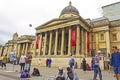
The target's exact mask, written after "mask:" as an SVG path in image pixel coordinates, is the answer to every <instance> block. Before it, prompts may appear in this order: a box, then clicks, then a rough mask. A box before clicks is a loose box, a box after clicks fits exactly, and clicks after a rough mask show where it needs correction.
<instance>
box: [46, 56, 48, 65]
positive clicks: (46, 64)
mask: <svg viewBox="0 0 120 80" xmlns="http://www.w3.org/2000/svg"><path fill="white" fill-rule="evenodd" d="M46 67H48V58H47V59H46Z"/></svg>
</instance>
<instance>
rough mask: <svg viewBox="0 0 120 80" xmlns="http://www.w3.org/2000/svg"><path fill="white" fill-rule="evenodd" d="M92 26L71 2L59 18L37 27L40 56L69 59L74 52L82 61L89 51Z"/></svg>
mask: <svg viewBox="0 0 120 80" xmlns="http://www.w3.org/2000/svg"><path fill="white" fill-rule="evenodd" d="M90 28H91V26H90V25H89V24H88V23H87V22H86V21H85V20H84V19H83V18H82V17H81V16H80V15H79V12H78V10H77V9H76V8H75V7H74V6H72V4H71V2H70V3H69V6H67V7H65V8H64V9H63V10H62V12H61V14H60V16H59V18H55V19H52V20H50V21H48V22H46V23H45V24H42V25H40V26H38V27H36V28H35V29H36V37H40V39H39V47H38V49H37V51H38V53H39V55H40V56H39V58H41V59H42V58H44V59H45V58H49V57H51V58H57V59H59V58H64V59H67V58H69V56H70V55H71V54H72V55H73V56H74V57H76V59H77V58H78V59H79V60H78V61H80V57H85V54H86V53H87V51H88V50H87V47H86V46H87V32H90ZM73 30H74V31H75V35H74V36H75V45H74V46H73V45H72V34H73V33H72V31H73ZM87 54H89V53H87ZM57 59H56V60H57ZM58 61H59V60H58ZM78 63H79V62H78Z"/></svg>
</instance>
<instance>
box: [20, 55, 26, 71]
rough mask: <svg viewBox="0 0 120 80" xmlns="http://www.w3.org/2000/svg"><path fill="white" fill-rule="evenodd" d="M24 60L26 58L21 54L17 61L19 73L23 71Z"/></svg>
mask: <svg viewBox="0 0 120 80" xmlns="http://www.w3.org/2000/svg"><path fill="white" fill-rule="evenodd" d="M25 58H26V56H25V54H24V53H23V54H22V55H21V57H20V60H19V64H20V67H21V69H20V72H22V71H24V69H25Z"/></svg>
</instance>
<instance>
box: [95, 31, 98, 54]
mask: <svg viewBox="0 0 120 80" xmlns="http://www.w3.org/2000/svg"><path fill="white" fill-rule="evenodd" d="M95 37H96V52H97V51H98V50H99V39H98V38H99V36H98V33H96V34H95Z"/></svg>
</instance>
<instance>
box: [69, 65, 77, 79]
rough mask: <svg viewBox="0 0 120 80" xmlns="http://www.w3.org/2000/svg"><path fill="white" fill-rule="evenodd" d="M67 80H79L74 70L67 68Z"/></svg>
mask: <svg viewBox="0 0 120 80" xmlns="http://www.w3.org/2000/svg"><path fill="white" fill-rule="evenodd" d="M67 80H79V78H78V76H77V74H76V72H75V70H74V69H72V68H70V67H67Z"/></svg>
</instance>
